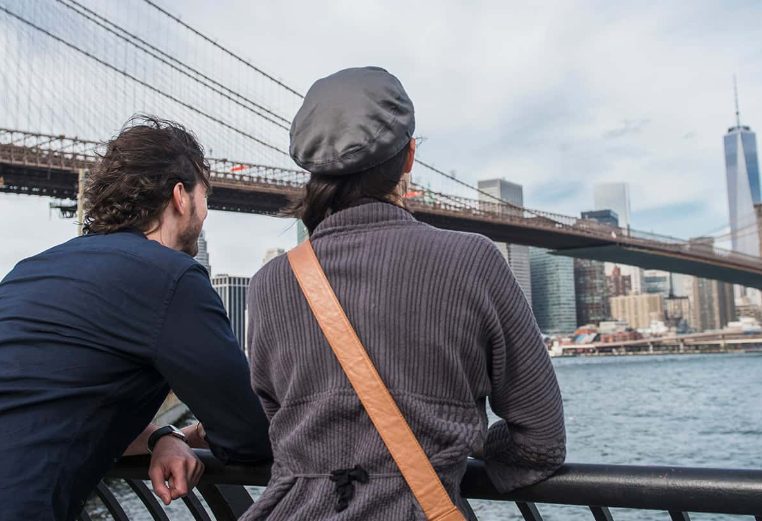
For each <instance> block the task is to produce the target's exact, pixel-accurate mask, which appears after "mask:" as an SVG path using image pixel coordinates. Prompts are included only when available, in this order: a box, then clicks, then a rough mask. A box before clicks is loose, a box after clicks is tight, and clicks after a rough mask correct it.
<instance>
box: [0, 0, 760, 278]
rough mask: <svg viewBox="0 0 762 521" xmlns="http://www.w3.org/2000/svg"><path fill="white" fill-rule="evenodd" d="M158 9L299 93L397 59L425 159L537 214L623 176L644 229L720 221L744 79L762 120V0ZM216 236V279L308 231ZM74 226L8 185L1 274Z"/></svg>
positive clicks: (231, 221) (245, 222)
mask: <svg viewBox="0 0 762 521" xmlns="http://www.w3.org/2000/svg"><path fill="white" fill-rule="evenodd" d="M160 3H161V4H162V5H165V6H167V8H168V9H169V10H171V11H173V12H176V13H177V14H179V15H181V16H182V18H183V19H184V20H185V21H186V22H188V23H190V24H191V25H194V26H197V27H199V28H201V29H202V30H203V31H204V32H206V33H207V34H209V35H210V36H213V37H214V38H216V39H217V40H218V41H219V42H220V43H223V44H224V45H226V46H228V47H230V48H232V49H233V50H235V51H236V52H239V53H240V54H242V55H243V56H245V57H247V58H249V59H250V60H251V61H252V62H253V63H255V64H257V65H258V66H260V67H261V68H263V69H265V70H266V71H268V72H270V73H271V74H273V75H274V76H277V77H279V78H281V79H283V80H284V81H285V82H286V83H288V84H290V85H292V86H293V87H295V88H297V89H298V90H300V91H302V92H304V91H306V90H307V88H308V87H309V86H310V84H311V83H312V82H313V81H314V80H315V79H317V78H319V77H321V76H325V75H327V74H330V73H332V72H334V71H336V70H338V69H341V68H345V67H350V66H358V65H370V64H372V65H380V66H383V67H385V68H386V69H388V70H389V71H390V72H392V73H394V74H395V75H396V76H398V77H399V78H400V80H401V81H402V83H403V84H404V85H405V87H406V89H407V90H408V93H409V94H410V96H411V98H412V99H413V101H414V103H415V106H416V120H417V130H416V134H417V135H421V136H425V137H426V138H427V139H426V141H425V142H424V143H423V145H422V146H421V148H420V156H421V157H422V158H424V159H425V160H427V161H429V162H432V163H434V164H436V165H437V166H439V167H441V168H443V169H445V170H448V171H450V170H454V171H456V172H457V174H458V176H459V177H461V178H463V179H465V180H467V181H469V182H472V183H475V182H476V181H477V180H478V179H483V178H489V177H504V178H506V179H508V180H510V181H513V182H517V183H520V184H522V185H523V186H524V200H525V203H526V205H527V206H528V207H532V208H537V209H542V210H547V211H553V212H559V213H565V214H572V215H574V214H578V213H579V212H580V211H583V210H587V209H590V208H592V204H593V197H592V186H593V184H594V183H596V182H601V181H626V182H628V183H630V193H631V206H632V212H633V215H632V226H633V227H634V228H637V229H642V230H645V231H654V232H657V233H662V234H668V235H674V236H678V237H684V238H686V237H689V236H694V235H698V234H702V233H706V232H710V231H717V230H718V229H720V228H722V227H723V226H724V225H726V223H727V221H728V216H727V214H728V212H727V199H726V190H725V179H724V159H723V151H722V135H723V134H724V133H725V131H726V130H727V128H728V127H729V126H731V125H732V124H734V118H735V116H734V106H733V90H732V89H733V83H732V81H733V75H734V74H736V75H737V77H738V83H739V91H740V100H741V115H742V120H743V122H744V123H745V124H748V125H750V126H751V127H752V129H755V130H759V129H762V67H760V64H762V3H760V2H754V1H750V2H734V1H726V2H701V1H674V2H668V3H667V2H637V3H635V2H632V3H628V5H619V3H617V2H610V1H606V2H575V1H571V0H569V1H563V2H558V3H553V2H534V3H532V7H528V6H527V5H526V3H524V2H522V3H518V2H507V1H495V2H452V1H436V2H433V1H432V2H389V1H384V2H380V1H379V2H366V1H361V0H355V1H346V2H285V1H284V2H256V3H254V2H249V1H223V0H220V1H216V2H213V3H212V2H202V1H200V0H199V1H185V2H183V3H182V5H183V11H182V12H178V7H177V6H178V5H180V4H179V3H173V2H168V1H166V0H165V1H162V2H160ZM96 5H97V4H96ZM0 52H2V49H0ZM1 58H2V55H1V54H0V59H1ZM1 118H2V115H1V114H0V126H2V121H1ZM91 137H94V138H105V137H107V136H91ZM414 175H415V172H414ZM206 230H207V238H208V243H209V250H210V256H211V262H212V267H213V271H214V272H215V273H221V272H227V273H230V274H236V275H250V274H251V273H253V271H255V270H256V269H257V268H258V267H259V266H260V265H261V261H262V257H263V256H264V253H265V250H267V249H268V248H271V247H282V248H288V247H290V246H292V245H294V244H295V241H296V231H295V229H294V227H293V222H291V221H287V220H283V219H275V218H265V217H261V216H253V215H236V214H225V213H221V212H211V213H210V216H209V218H208V220H207V225H206ZM75 233H76V227H75V225H74V224H73V222H72V221H71V220H62V219H60V218H59V217H58V216H57V215H55V214H52V215H51V214H50V212H49V210H48V201H47V200H46V199H43V198H36V197H28V196H14V195H0V245H2V246H1V248H0V273H2V274H4V273H6V272H7V271H8V270H10V269H11V268H12V266H13V264H14V263H15V262H17V261H18V260H20V259H21V258H23V257H25V256H28V255H31V254H33V253H36V252H38V251H41V250H43V249H45V248H47V247H50V246H52V245H54V244H56V243H58V242H61V241H63V240H66V239H67V238H69V237H71V236H73V235H74V234H75Z"/></svg>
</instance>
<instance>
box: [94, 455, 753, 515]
mask: <svg viewBox="0 0 762 521" xmlns="http://www.w3.org/2000/svg"><path fill="white" fill-rule="evenodd" d="M196 452H197V454H198V455H199V457H200V458H201V460H202V461H203V462H204V465H205V466H206V472H205V473H204V476H203V478H202V480H201V483H200V484H199V486H198V487H197V488H196V489H195V490H194V491H192V492H191V493H190V494H189V495H188V496H187V497H185V498H183V502H184V506H185V509H187V511H188V514H189V517H192V518H193V519H195V520H196V521H211V520H212V519H217V520H220V521H232V520H235V519H237V518H238V516H240V515H241V514H242V513H243V512H244V511H245V510H246V509H247V508H248V507H249V506H250V505H251V503H252V501H253V500H252V498H251V496H250V495H249V493H248V492H247V490H246V489H245V488H244V485H246V486H260V487H261V486H266V485H267V481H268V479H269V477H270V469H269V466H268V465H257V466H245V465H223V464H222V463H220V462H219V461H218V460H216V459H215V458H214V457H213V456H212V455H211V453H210V452H209V451H203V450H199V451H196ZM147 466H148V457H147V456H138V457H130V458H124V459H122V460H121V461H120V462H119V463H117V465H116V466H115V467H114V468H113V469H112V470H111V471H110V473H109V478H110V479H109V480H106V481H104V482H101V483H100V484H99V485H98V488H97V489H96V491H95V492H94V494H95V495H97V496H98V497H99V498H100V500H101V501H102V502H103V505H104V506H105V508H106V510H107V511H108V512H109V514H110V515H111V517H113V519H115V520H117V521H124V520H128V519H130V517H129V516H128V514H127V513H126V511H125V509H124V508H123V506H122V504H121V502H120V499H117V495H118V494H115V493H114V492H113V491H112V490H111V488H110V486H111V487H113V485H114V480H123V481H124V482H126V484H127V485H128V487H129V489H130V490H131V491H132V492H131V493H132V494H134V496H135V498H137V499H138V500H139V502H140V504H141V505H142V508H144V512H147V513H148V514H149V515H150V516H151V517H152V518H153V519H154V520H157V521H163V520H168V519H169V517H168V516H167V514H166V512H165V510H164V509H163V507H162V506H161V505H160V504H159V502H158V501H157V499H156V497H155V496H154V494H153V493H152V492H151V490H150V489H149V487H148V486H147V485H146V483H145V482H144V480H146V479H147ZM109 482H110V485H108V484H107V483H109ZM462 493H463V496H464V497H467V498H470V499H484V500H491V501H501V502H514V503H516V505H517V506H518V509H519V511H520V512H521V515H522V516H523V518H524V519H525V520H526V521H541V520H542V509H543V507H542V504H556V505H577V506H585V507H587V508H589V510H590V518H591V519H594V520H596V521H605V520H613V519H614V517H613V516H612V513H611V511H610V508H611V507H621V508H631V509H643V510H658V511H666V512H668V515H669V516H670V518H671V519H672V520H673V521H674V520H686V521H687V520H689V519H690V518H689V513H690V512H707V513H715V514H741V515H746V516H749V519H752V518H753V519H756V521H762V470H730V469H708V468H686V467H645V466H625V465H586V464H571V463H570V464H566V465H564V466H563V467H561V469H560V470H559V471H558V472H557V473H556V474H555V475H553V476H551V477H550V478H548V479H547V480H545V481H543V482H541V483H538V484H536V485H533V486H531V487H526V488H523V489H519V490H516V491H513V492H510V493H508V494H501V493H499V492H498V491H497V490H495V488H494V486H493V485H492V483H491V482H490V480H489V478H488V477H487V474H486V472H485V469H484V463H483V462H481V461H477V460H469V464H468V470H467V472H466V475H465V477H464V479H463V485H462ZM121 495H122V501H124V494H123V493H122V494H121ZM135 498H130V499H131V503H136V501H134V499H135ZM201 498H203V502H202V500H201ZM204 503H205V504H206V505H204ZM538 504H540V506H539V507H538ZM142 515H143V517H145V513H143V514H142ZM79 519H80V520H82V521H87V520H90V519H91V517H90V513H88V512H87V511H83V513H82V514H81V515H80V518H79ZM665 519H666V516H665Z"/></svg>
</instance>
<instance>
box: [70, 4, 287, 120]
mask: <svg viewBox="0 0 762 521" xmlns="http://www.w3.org/2000/svg"><path fill="white" fill-rule="evenodd" d="M55 1H56V2H58V3H59V4H61V5H63V6H64V7H66V8H68V9H70V10H72V11H73V12H75V13H77V14H78V15H80V16H82V17H83V18H85V19H87V20H88V21H90V22H91V23H94V24H96V25H98V26H99V27H101V28H102V29H103V30H105V31H108V32H109V33H111V34H113V35H114V36H116V37H117V38H119V39H120V40H122V41H124V42H126V43H127V44H128V45H131V46H133V47H135V48H136V49H138V50H140V51H142V52H144V53H146V54H148V55H149V56H151V57H152V58H154V59H155V60H157V61H159V62H161V63H163V64H164V65H166V66H168V67H170V68H172V69H173V70H175V71H177V72H179V73H180V74H183V75H184V76H186V77H187V78H190V79H191V80H193V81H195V82H196V83H199V84H200V85H202V86H204V87H206V88H208V89H210V90H212V91H213V92H215V93H216V94H219V95H220V96H223V97H224V98H226V99H228V100H230V101H232V102H233V103H235V104H236V105H238V106H240V107H241V108H243V109H245V110H248V111H249V112H252V113H253V114H255V115H257V116H259V117H261V118H263V119H265V120H267V121H269V122H270V123H272V124H274V125H276V126H278V127H280V128H282V129H284V130H289V126H288V125H290V123H291V122H290V121H289V120H288V119H286V118H284V117H283V116H281V115H280V114H277V113H275V112H274V111H272V110H270V109H268V108H267V107H265V106H263V105H261V104H259V103H257V102H255V101H254V100H252V99H250V98H247V97H246V96H243V95H242V94H240V93H238V92H236V91H234V90H232V89H230V88H228V87H226V86H225V85H223V84H221V83H220V82H218V81H216V80H214V79H213V78H210V77H209V76H207V75H206V74H204V73H202V72H201V71H199V70H197V69H195V68H193V67H191V66H190V65H188V64H186V63H184V62H182V61H180V60H178V59H177V58H175V57H173V56H171V55H169V54H167V53H165V52H164V51H162V50H161V49H159V48H158V47H156V46H154V45H151V44H150V43H148V42H146V41H145V40H143V39H142V38H140V37H139V36H137V35H135V34H133V33H131V32H129V31H127V30H126V29H124V28H123V27H121V26H120V25H118V24H116V23H114V22H112V21H111V20H109V19H108V18H105V17H103V16H101V15H99V14H98V13H96V12H94V11H92V10H90V9H88V8H87V7H85V6H83V5H82V4H80V3H79V2H77V1H76V0H55ZM70 3H71V4H74V5H69V4H70ZM83 11H84V12H83ZM99 20H100V21H99ZM106 24H108V26H111V27H108V26H107V25H106ZM117 31H119V32H121V33H123V34H119V32H117ZM125 35H126V36H125ZM136 42H138V43H136ZM146 47H147V49H146ZM157 54H158V55H157ZM172 62H174V63H172ZM175 64H177V65H175ZM188 71H190V72H192V73H193V74H191V73H189V72H188ZM194 74H195V75H196V76H194ZM199 77H200V78H203V80H204V81H202V80H201V79H199ZM205 81H208V82H209V83H211V84H212V85H209V84H208V83H205ZM217 87H219V88H217ZM219 89H222V91H221V90H219ZM223 91H226V92H223ZM236 98H238V99H236ZM239 99H240V100H244V101H246V102H247V103H250V104H251V105H253V107H249V106H247V105H246V104H245V103H242V102H241V101H239ZM254 107H255V108H254ZM260 110H261V111H264V112H266V114H262V113H260V112H259V111H260ZM274 118H275V119H274Z"/></svg>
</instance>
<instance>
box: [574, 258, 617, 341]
mask: <svg viewBox="0 0 762 521" xmlns="http://www.w3.org/2000/svg"><path fill="white" fill-rule="evenodd" d="M574 295H575V299H576V308H577V325H579V326H583V325H585V324H598V323H599V322H600V321H601V320H606V319H608V318H609V317H610V316H611V313H610V308H609V290H608V284H607V280H606V272H605V270H604V267H603V263H602V262H599V261H594V260H590V259H574Z"/></svg>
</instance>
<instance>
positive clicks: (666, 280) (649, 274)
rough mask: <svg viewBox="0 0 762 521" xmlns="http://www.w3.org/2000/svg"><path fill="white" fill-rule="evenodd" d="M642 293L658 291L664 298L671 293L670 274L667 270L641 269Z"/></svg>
mask: <svg viewBox="0 0 762 521" xmlns="http://www.w3.org/2000/svg"><path fill="white" fill-rule="evenodd" d="M642 289H643V293H658V294H659V295H661V296H662V297H664V298H667V297H669V296H670V295H671V294H672V276H671V274H670V273H669V272H667V271H661V270H643V285H642Z"/></svg>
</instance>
